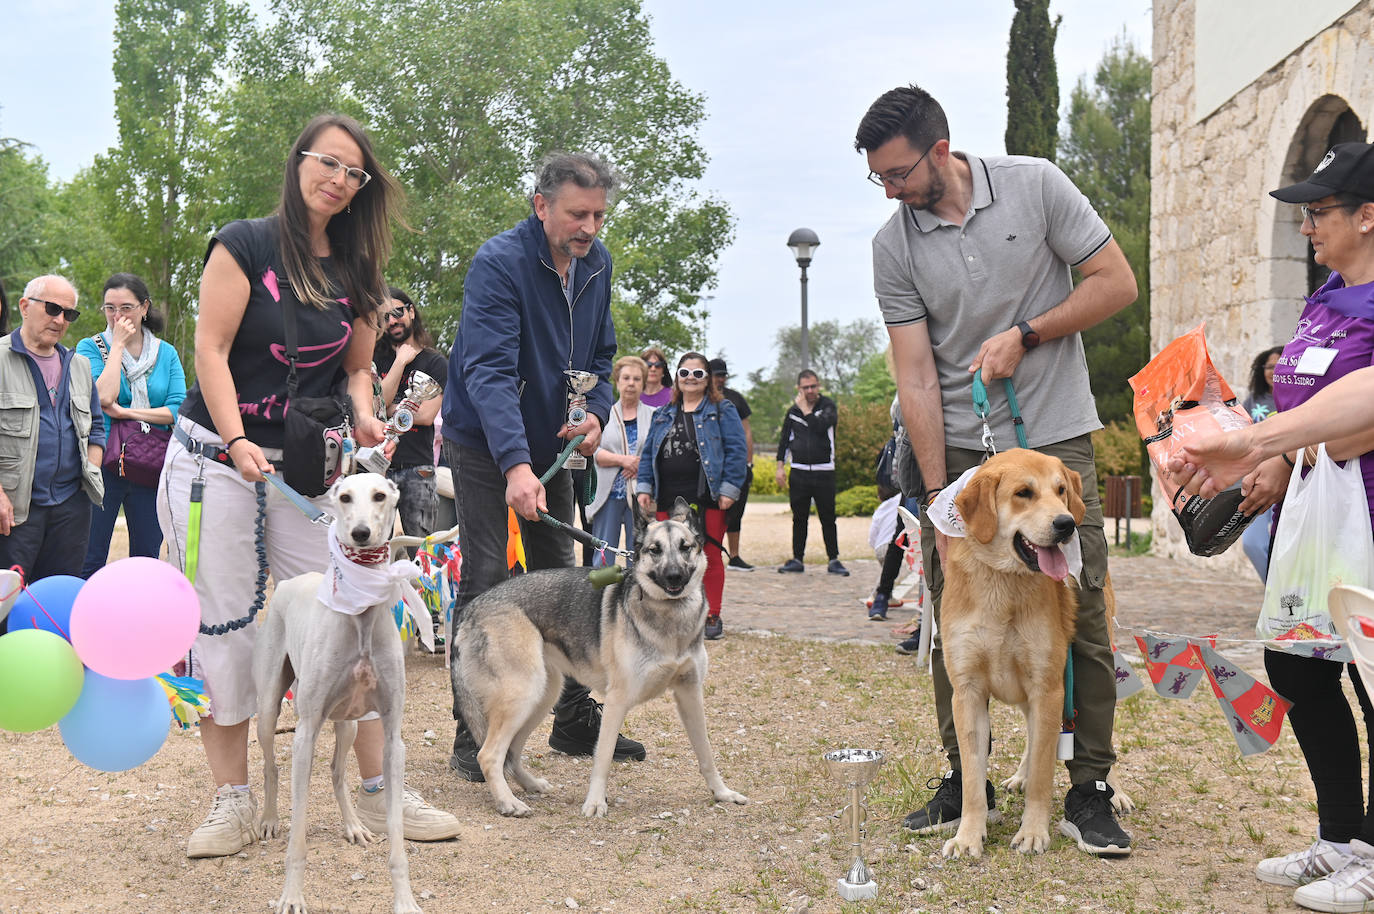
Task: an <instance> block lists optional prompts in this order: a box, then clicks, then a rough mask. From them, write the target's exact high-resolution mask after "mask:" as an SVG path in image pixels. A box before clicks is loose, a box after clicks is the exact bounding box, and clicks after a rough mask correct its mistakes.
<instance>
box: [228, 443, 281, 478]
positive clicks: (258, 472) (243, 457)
mask: <svg viewBox="0 0 1374 914" xmlns="http://www.w3.org/2000/svg"><path fill="white" fill-rule="evenodd" d="M225 450H226V451H228V452H229V456H230V457H232V458H233V460H234V466H235V467H237V468H238V471H239V475H240V476H242V477H243V478H244V479H245V480H246V481H248V482H262V481H263V480H264V478H265V476H266V474H268V473H275V472H277V469H276V467H274V466H272V461H270V460H268V459H267V458H266V457H264V456H263V455H262V448H260V447H258V446H257V445H256V444H254V443H253V442H251V441H249V440H248V439H247V438H245V437H243V436H242V435H240V436H238V437H237V438H234V439H233V440H231V441H230V442H229V446H228V447H227V448H225Z"/></svg>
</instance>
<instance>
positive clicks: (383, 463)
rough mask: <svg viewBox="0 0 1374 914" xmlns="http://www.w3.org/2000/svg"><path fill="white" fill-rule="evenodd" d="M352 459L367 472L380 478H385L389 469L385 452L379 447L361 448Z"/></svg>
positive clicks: (389, 464) (389, 465) (388, 461)
mask: <svg viewBox="0 0 1374 914" xmlns="http://www.w3.org/2000/svg"><path fill="white" fill-rule="evenodd" d="M354 459H355V460H356V461H357V463H358V465H359V466H360V467H362V468H363V469H364V470H367V472H369V473H376V474H378V475H380V476H385V475H386V471H387V470H389V469H391V461H390V460H388V459H387V456H386V451H385V450H383V449H382V448H380V447H365V448H361V449H360V450H359V451H358V453H357V455H356V456H355V457H354Z"/></svg>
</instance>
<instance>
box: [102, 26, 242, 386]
mask: <svg viewBox="0 0 1374 914" xmlns="http://www.w3.org/2000/svg"><path fill="white" fill-rule="evenodd" d="M246 17H247V12H246V10H245V9H244V8H242V7H240V6H238V5H236V4H233V3H230V2H229V0H120V2H119V3H118V4H117V6H116V8H115V55H114V77H115V116H116V119H117V122H118V125H119V145H118V146H117V147H116V148H114V149H112V150H110V154H109V155H108V156H106V157H101V158H100V159H98V160H97V162H96V164H95V166H94V168H93V173H92V179H93V180H94V181H95V182H96V185H97V186H98V187H99V188H100V196H101V197H102V198H103V202H104V205H105V211H104V213H103V218H104V219H105V223H106V225H107V226H109V230H110V235H111V237H112V239H113V240H114V242H115V243H114V246H113V248H112V249H111V250H110V251H109V252H108V255H107V262H108V269H109V271H110V272H114V271H116V270H127V271H129V272H134V273H138V274H140V275H141V276H142V277H143V278H144V280H145V281H146V282H147V283H148V288H149V291H150V292H151V293H152V295H153V300H154V302H155V303H157V304H159V305H161V306H163V307H164V308H165V310H166V312H167V317H168V328H167V336H168V338H169V339H170V340H171V341H172V342H173V344H174V345H176V347H177V348H178V350H180V351H181V352H182V353H183V354H187V353H189V351H190V348H191V347H190V343H191V337H192V332H193V329H194V322H195V302H196V299H197V294H196V293H197V287H198V284H199V279H200V263H201V258H202V256H203V255H204V253H205V243H206V239H207V237H208V230H209V229H210V227H211V226H210V225H209V216H210V212H211V210H212V208H213V201H212V198H211V194H210V193H209V187H208V186H207V184H206V181H205V176H206V173H207V171H208V167H207V159H208V158H209V157H210V156H211V155H212V154H216V155H221V156H223V155H231V154H237V152H238V151H230V150H214V151H213V152H212V150H211V147H210V143H209V141H210V139H211V138H212V136H213V131H212V127H213V123H214V119H215V114H214V107H213V106H214V104H215V101H216V99H217V95H218V91H219V88H220V80H221V76H222V73H223V67H224V64H225V61H226V60H227V59H228V55H229V52H230V49H231V47H232V38H233V34H234V29H235V28H236V27H237V24H239V23H241V22H242V21H244V19H245V18H246ZM183 361H186V362H188V363H189V358H188V357H184V358H183Z"/></svg>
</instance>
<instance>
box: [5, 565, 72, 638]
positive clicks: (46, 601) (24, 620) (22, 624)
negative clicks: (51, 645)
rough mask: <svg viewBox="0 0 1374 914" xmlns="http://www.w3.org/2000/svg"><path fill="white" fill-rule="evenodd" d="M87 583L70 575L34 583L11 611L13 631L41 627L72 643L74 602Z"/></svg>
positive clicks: (59, 575) (21, 595)
mask: <svg viewBox="0 0 1374 914" xmlns="http://www.w3.org/2000/svg"><path fill="white" fill-rule="evenodd" d="M85 584H86V582H85V581H84V580H82V579H81V578H77V577H73V576H72V575H69V574H58V575H53V576H52V577H50V578H43V579H41V580H38V581H34V582H33V583H32V584H30V585H29V586H28V590H27V591H25V592H23V593H21V594H20V595H19V597H18V599H16V600H15V601H14V607H13V608H12V609H10V631H14V630H15V629H20V628H41V629H43V630H44V631H48V632H52V633H53V634H55V635H61V636H62V637H63V638H64V639H67V640H70V636H71V633H72V603H74V602H75V601H76V594H77V592H78V591H79V590H81V588H82V587H83V586H85Z"/></svg>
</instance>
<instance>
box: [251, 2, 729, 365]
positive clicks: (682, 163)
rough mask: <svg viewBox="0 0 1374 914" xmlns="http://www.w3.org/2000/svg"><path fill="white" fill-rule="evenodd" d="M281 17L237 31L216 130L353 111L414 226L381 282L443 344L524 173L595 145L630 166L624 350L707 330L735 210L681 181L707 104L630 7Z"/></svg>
mask: <svg viewBox="0 0 1374 914" xmlns="http://www.w3.org/2000/svg"><path fill="white" fill-rule="evenodd" d="M273 13H274V21H273V22H272V23H270V24H268V25H266V26H264V27H262V28H260V29H258V30H257V33H256V34H255V35H254V36H251V37H249V38H248V39H246V41H245V50H246V51H247V52H251V53H245V54H244V55H242V58H241V59H240V61H239V64H238V80H237V85H236V86H235V88H234V89H233V91H232V93H231V98H230V100H229V104H228V106H227V111H228V116H227V118H226V121H225V126H224V130H225V131H226V132H227V133H228V134H230V135H232V136H233V137H235V138H236V139H237V140H239V141H240V142H246V143H249V144H251V145H254V146H257V147H263V146H269V145H270V146H272V148H273V149H284V148H286V144H287V143H289V142H290V137H289V136H286V134H285V130H284V129H283V128H282V127H280V126H277V125H279V124H281V123H283V122H286V123H288V124H289V125H290V127H289V129H291V130H299V128H300V126H301V125H303V124H304V122H305V119H307V118H308V117H309V116H310V115H312V114H315V113H318V112H319V111H320V110H326V109H332V110H343V111H345V112H346V113H350V114H353V115H354V116H356V117H358V118H359V120H360V121H362V123H363V124H364V125H365V126H367V128H368V130H369V132H370V133H371V135H372V137H373V139H374V141H375V143H376V145H377V150H378V154H379V156H380V157H381V158H382V160H383V161H385V162H386V163H387V164H388V167H389V168H390V169H391V170H392V171H393V173H394V174H395V175H396V176H397V177H398V178H399V179H400V180H401V182H402V183H403V184H404V185H405V186H406V189H407V192H408V194H409V206H408V210H407V220H408V222H409V223H410V225H411V226H413V229H414V230H413V231H405V230H402V231H399V232H398V233H397V236H396V243H397V244H396V254H395V257H394V258H393V260H392V264H391V269H390V271H389V272H390V276H391V278H392V280H393V281H395V282H396V283H397V284H399V285H404V286H407V287H408V288H409V289H410V291H411V292H412V294H415V295H416V296H417V298H418V300H419V301H421V302H422V304H423V305H424V307H425V309H426V316H427V319H428V320H429V321H430V323H431V326H432V327H433V328H434V329H435V330H436V331H437V333H438V335H439V336H440V337H441V339H447V338H449V337H450V336H451V333H452V331H453V329H454V328H455V327H456V324H457V318H458V313H459V310H460V308H461V303H462V293H463V280H464V277H465V275H466V272H467V268H468V265H469V263H470V262H471V259H472V257H473V255H474V254H475V253H476V251H477V249H478V248H479V247H480V246H481V244H482V243H483V242H484V241H485V240H486V239H487V238H489V237H491V236H492V235H495V234H497V233H498V232H501V231H503V230H505V229H507V228H510V227H511V226H512V225H514V224H515V223H516V222H518V221H519V220H521V219H523V218H524V217H525V216H527V215H528V214H529V212H530V208H529V201H528V195H529V193H530V190H531V187H530V186H529V175H530V174H531V173H532V171H533V170H534V167H535V165H536V163H537V162H538V160H539V159H540V158H541V157H542V156H543V155H545V154H546V153H548V152H551V151H556V150H586V151H591V152H595V153H599V154H601V155H602V156H604V157H605V158H606V159H607V160H608V161H609V162H611V163H612V164H613V165H614V166H615V167H617V168H618V169H619V170H620V171H622V172H623V173H624V175H625V177H626V185H625V189H624V192H623V194H622V195H621V198H620V200H619V202H618V204H617V205H616V206H615V207H614V208H613V210H612V212H611V214H610V216H609V218H608V220H607V225H606V229H605V232H604V234H603V239H604V240H605V241H606V244H607V246H608V247H609V248H610V249H611V253H612V256H613V257H614V259H615V264H616V288H615V295H616V301H615V306H616V316H617V319H618V324H617V326H618V329H619V331H620V335H621V337H622V345H623V346H624V347H625V348H626V349H627V351H628V350H630V349H637V348H638V347H639V346H641V345H643V344H645V343H648V342H650V341H653V342H662V343H666V344H667V345H669V347H670V348H673V349H680V348H682V347H683V346H685V345H690V343H691V341H692V340H693V339H696V338H700V336H701V333H702V327H701V324H702V318H703V316H704V314H703V308H702V307H701V294H702V292H703V291H704V290H707V289H709V288H711V286H712V285H713V284H714V281H715V274H716V265H717V258H718V255H719V252H720V251H721V250H722V249H723V248H724V246H725V245H726V244H728V242H729V240H730V237H731V231H732V228H731V225H732V220H731V217H730V214H729V211H728V209H727V208H726V207H725V206H724V204H723V203H721V202H719V201H717V200H714V199H712V198H708V197H703V196H701V195H699V194H697V193H695V192H694V191H693V190H692V189H691V187H690V185H691V182H692V181H694V180H695V179H697V178H699V177H700V176H701V174H702V173H703V170H704V167H705V163H706V155H705V152H704V150H703V149H702V147H701V145H700V143H699V141H698V139H697V136H696V132H697V126H698V124H699V123H700V121H701V119H702V117H703V116H704V103H703V100H702V98H701V97H700V96H699V95H695V94H693V93H690V92H688V91H686V90H685V89H683V88H682V86H681V85H680V84H678V83H677V82H676V81H675V80H673V78H672V75H671V73H670V72H669V70H668V67H667V64H666V63H665V62H664V61H663V60H662V59H660V58H659V57H658V56H657V55H655V54H654V53H653V49H652V43H651V39H650V33H649V29H648V23H647V20H646V19H645V17H644V15H643V13H642V11H641V9H640V6H639V3H638V0H497V2H481V3H478V2H470V3H453V2H448V0H395V2H391V3H387V4H377V3H371V2H363V0H331V2H324V0H276V3H275V4H274V6H273ZM284 94H285V95H286V98H287V100H286V102H285V104H284V105H283V103H282V98H283V95H284ZM283 108H285V110H286V114H283V113H282V109H283ZM269 124H272V126H267V125H269ZM292 135H294V134H292ZM278 156H279V153H276V154H274V155H271V156H269V158H271V159H273V160H275V161H277V162H279V158H278ZM277 168H278V170H279V168H280V166H279V164H278V166H277ZM261 180H262V183H264V184H268V185H269V186H272V187H273V188H275V186H276V184H277V183H279V178H278V179H276V180H269V179H268V176H267V175H265V174H263V175H262V178H261ZM249 202H250V201H249V200H248V199H247V198H246V197H240V198H238V199H234V200H232V205H231V206H229V207H228V208H227V209H226V211H225V213H224V215H226V216H237V215H243V214H246V213H243V212H242V211H243V209H244V208H245V207H246V206H247V205H248V203H249ZM251 202H254V203H256V204H257V205H258V206H260V207H261V206H263V205H265V204H266V203H267V201H266V200H265V199H264V198H263V197H262V196H261V195H258V196H257V197H256V198H255V200H253V201H251ZM255 214H256V213H255Z"/></svg>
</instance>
